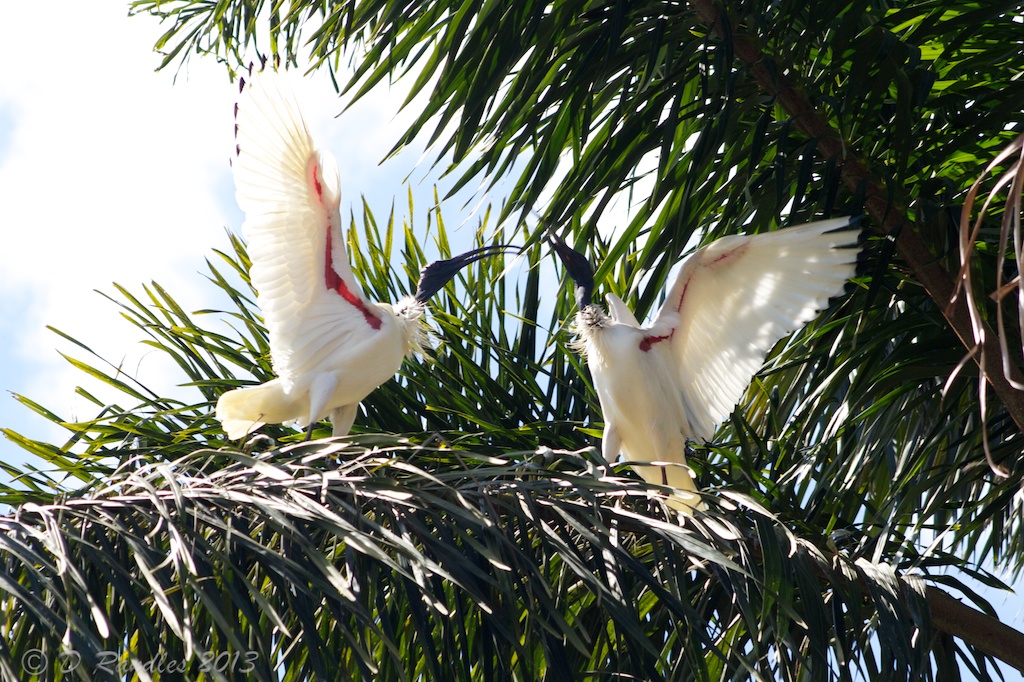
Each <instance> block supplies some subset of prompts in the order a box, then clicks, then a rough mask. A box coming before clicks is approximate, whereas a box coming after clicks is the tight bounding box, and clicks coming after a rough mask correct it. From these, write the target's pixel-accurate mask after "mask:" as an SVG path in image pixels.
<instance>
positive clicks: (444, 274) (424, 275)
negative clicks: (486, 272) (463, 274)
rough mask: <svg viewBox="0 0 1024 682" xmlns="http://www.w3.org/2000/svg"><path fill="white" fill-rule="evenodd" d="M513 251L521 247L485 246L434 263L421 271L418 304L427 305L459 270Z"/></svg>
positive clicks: (417, 294) (416, 296)
mask: <svg viewBox="0 0 1024 682" xmlns="http://www.w3.org/2000/svg"><path fill="white" fill-rule="evenodd" d="M511 249H520V247H518V246H511V245H508V244H492V245H491V246H484V247H481V248H479V249H473V250H472V251H467V252H466V253H464V254H462V255H461V256H455V257H454V258H449V259H447V260H436V261H434V262H433V263H431V264H430V265H428V266H427V267H425V268H423V269H422V270H420V282H419V284H418V285H417V286H416V295H415V296H414V298H415V299H416V302H417V303H420V304H424V303H426V302H427V301H428V300H430V297H431V296H433V295H434V294H436V293H437V292H438V291H440V290H441V287H443V286H444V285H445V284H447V283H448V282H449V281H450V280H451V279H452V277H454V276H455V275H456V274H457V273H458V272H459V270H461V269H462V268H464V267H466V266H467V265H469V264H470V263H475V262H476V261H478V260H480V259H481V258H486V257H488V256H495V255H497V254H499V253H504V252H505V251H509V250H511ZM520 250H521V249H520Z"/></svg>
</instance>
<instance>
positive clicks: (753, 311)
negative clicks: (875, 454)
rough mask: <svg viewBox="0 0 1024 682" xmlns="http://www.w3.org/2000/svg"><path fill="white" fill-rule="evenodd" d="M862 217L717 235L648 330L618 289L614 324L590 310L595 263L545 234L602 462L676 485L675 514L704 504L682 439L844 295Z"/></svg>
mask: <svg viewBox="0 0 1024 682" xmlns="http://www.w3.org/2000/svg"><path fill="white" fill-rule="evenodd" d="M858 222H859V218H837V219H834V220H823V221H820V222H815V223H809V224H806V225H801V226H799V227H791V228H788V229H783V230H777V231H775V232H767V233H762V234H755V235H749V236H729V237H723V238H721V239H718V240H717V241H715V242H712V243H711V244H708V245H707V246H705V247H703V248H701V249H699V250H697V251H696V252H695V253H694V254H693V255H691V256H690V257H689V258H688V259H687V260H686V263H685V264H684V265H683V267H682V269H681V270H680V272H679V276H678V277H677V278H676V280H675V283H674V284H673V285H672V288H671V289H670V290H669V291H668V295H667V296H666V298H665V302H664V303H663V304H662V306H661V308H660V309H659V310H658V313H657V314H656V315H655V317H654V320H653V322H651V324H649V325H647V326H641V324H640V323H639V322H638V321H637V319H636V317H635V316H634V315H633V313H632V311H630V309H629V308H628V307H626V304H625V303H623V301H622V300H621V299H620V298H618V297H617V296H615V295H614V294H608V296H607V301H608V308H609V309H610V311H611V316H610V317H609V316H608V315H607V314H605V312H604V311H603V310H601V309H600V308H599V307H598V306H596V305H594V304H593V303H592V302H591V294H592V292H593V289H594V276H593V270H592V268H591V266H590V263H589V262H587V259H586V258H585V257H584V256H583V254H581V253H579V252H577V251H574V250H573V249H571V248H570V247H569V246H567V245H566V244H565V243H564V242H563V241H561V240H560V239H558V237H557V236H555V235H554V234H552V235H551V236H550V238H551V240H552V242H553V245H554V248H555V250H556V252H557V253H558V256H559V257H560V258H561V260H562V262H563V263H564V264H565V268H566V271H567V272H568V274H569V276H570V277H571V278H572V279H573V281H574V282H575V284H576V302H577V304H578V308H579V309H578V312H577V313H576V331H577V334H578V335H579V340H578V342H577V345H578V347H579V348H580V349H581V350H582V352H583V353H584V354H585V356H586V358H587V364H588V365H589V367H590V371H591V374H592V376H593V380H594V388H595V389H596V390H597V395H598V398H599V399H600V402H601V410H602V412H603V413H604V421H605V427H604V436H603V439H602V453H603V455H604V457H605V459H606V460H607V461H608V462H615V461H617V460H618V458H619V455H620V454H621V455H622V456H623V458H624V459H626V460H628V461H631V462H646V463H648V464H642V465H636V464H634V465H633V468H634V469H635V470H636V471H637V472H639V473H640V475H641V476H643V477H644V478H645V479H646V480H647V481H649V482H651V483H655V484H661V485H667V486H671V487H673V488H675V489H676V490H675V492H674V494H673V495H672V497H671V498H669V503H670V504H671V505H672V506H673V507H675V508H676V509H679V510H681V511H684V512H689V511H691V510H693V509H700V508H702V504H701V502H700V497H699V496H698V495H697V494H695V493H696V491H697V488H696V486H695V485H694V483H693V478H692V476H691V475H690V470H689V468H688V467H687V466H686V457H685V450H686V441H687V440H696V439H703V440H710V439H711V438H712V436H713V435H714V433H715V429H716V428H717V427H718V425H719V424H720V423H721V422H722V421H723V420H724V419H725V418H726V417H728V416H729V414H730V413H731V412H732V410H733V408H734V407H735V406H736V403H737V401H738V400H739V399H740V397H742V395H743V391H744V390H745V389H746V387H747V385H748V384H749V383H750V380H751V379H752V378H753V376H754V374H755V373H756V372H757V371H758V370H759V369H761V366H762V365H763V364H764V361H765V356H766V354H767V353H768V351H769V350H771V348H772V346H774V345H775V344H776V342H778V340H779V339H781V338H782V337H783V336H785V335H786V334H789V333H790V332H792V331H795V330H796V329H798V328H799V327H801V326H802V325H804V324H805V323H807V322H809V321H811V320H812V319H813V318H814V317H815V316H816V315H817V313H818V312H819V311H820V310H821V309H822V308H824V307H825V306H826V305H827V304H828V300H829V298H831V297H833V296H837V295H839V294H841V293H842V292H843V289H844V287H845V285H846V282H847V280H849V279H850V278H851V277H852V276H853V275H854V273H855V269H856V261H857V256H858V253H859V251H860V249H859V247H858V241H859V239H858V237H859V234H858V231H857V230H854V229H852V228H855V227H856V226H857V223H858Z"/></svg>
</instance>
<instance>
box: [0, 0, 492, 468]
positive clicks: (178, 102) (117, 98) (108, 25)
mask: <svg viewBox="0 0 1024 682" xmlns="http://www.w3.org/2000/svg"><path fill="white" fill-rule="evenodd" d="M12 12H13V16H12V14H11V13H12ZM5 13H6V15H7V16H6V17H5V23H7V25H9V26H30V25H32V24H33V22H34V21H35V20H36V18H35V17H34V16H33V10H32V6H31V3H16V4H14V5H13V6H12V7H10V8H9V9H8V10H7V11H6V12H5ZM161 33H162V30H161V27H160V25H159V22H158V21H157V20H156V19H154V18H152V17H149V16H136V17H128V15H127V3H120V2H104V3H81V2H68V1H67V0H59V1H57V2H53V3H50V4H49V5H48V18H47V32H46V44H45V48H41V47H40V44H39V40H40V38H39V34H38V33H35V32H30V31H12V32H10V35H8V36H7V38H5V40H4V41H2V42H0V60H2V63H3V64H5V67H4V68H3V70H0V230H2V231H0V234H2V235H3V236H2V240H3V244H2V248H0V254H2V255H0V258H2V260H3V263H2V265H3V266H2V267H0V354H2V357H3V358H4V360H3V361H2V363H0V391H2V392H0V425H3V426H8V427H13V428H15V430H17V431H19V432H20V433H22V434H23V435H26V436H29V437H31V438H37V439H44V440H51V441H53V442H63V439H64V438H66V432H63V431H62V430H61V429H59V428H58V427H54V426H52V425H51V424H50V423H49V422H48V421H47V420H45V419H43V418H42V417H39V416H37V415H35V414H34V413H32V412H30V411H28V410H27V409H26V408H24V407H22V406H21V405H20V404H18V403H17V402H15V401H14V399H13V398H12V397H11V395H10V394H11V393H18V394H21V395H25V396H28V397H29V398H31V399H32V400H34V401H36V402H39V403H41V404H42V405H44V406H46V407H47V408H49V409H51V410H53V411H55V412H56V413H57V414H58V415H60V416H62V417H64V418H67V419H76V418H90V417H93V416H95V413H96V411H97V408H96V406H95V405H93V404H92V403H89V402H87V401H85V400H84V399H82V398H76V397H75V395H74V391H75V387H76V386H77V385H79V384H85V385H87V386H88V387H90V390H93V389H95V390H101V389H99V388H96V385H95V384H91V383H89V381H88V378H87V377H84V376H83V375H82V373H81V372H80V371H79V370H77V369H75V368H73V367H72V366H71V365H70V364H68V363H67V362H66V361H65V360H64V359H63V358H62V356H61V355H60V352H61V351H63V352H71V353H72V354H73V355H74V356H75V357H79V358H82V359H90V360H91V359H92V358H88V355H87V354H85V353H83V352H82V351H81V350H80V349H73V347H72V346H70V345H69V344H68V343H67V342H64V341H62V340H61V339H60V338H59V337H58V336H57V335H55V334H54V333H53V332H51V331H49V330H47V329H46V326H47V325H51V326H54V327H56V328H58V329H60V330H62V331H64V332H67V333H69V334H71V335H72V336H73V337H75V338H76V339H78V340H80V341H82V342H84V343H86V344H87V345H88V346H89V347H90V348H92V349H93V350H95V351H96V352H97V354H99V355H100V356H102V357H104V358H106V359H107V360H110V361H111V362H114V363H123V366H124V367H125V368H126V369H128V370H129V371H130V372H131V373H135V374H136V375H137V376H139V378H140V379H141V380H142V381H143V383H144V384H146V385H147V386H150V387H153V388H161V387H164V386H168V385H172V384H173V377H175V376H177V375H176V374H175V373H174V368H173V367H172V366H170V365H169V363H166V362H165V361H164V360H163V359H162V358H161V357H159V356H158V354H156V353H146V352H145V348H143V347H141V346H140V345H139V344H138V343H137V341H138V339H140V338H141V335H140V334H138V333H137V332H135V330H134V329H133V328H132V327H131V326H130V325H129V324H128V323H127V322H124V321H122V320H121V319H120V318H119V316H118V311H117V309H116V307H115V305H114V304H113V303H111V302H110V301H108V300H106V299H105V298H103V297H102V296H100V295H99V294H97V293H96V290H100V291H103V292H106V293H114V291H113V287H112V283H113V282H117V283H119V284H121V285H124V286H126V287H127V288H128V289H130V290H131V291H133V292H140V291H141V285H142V284H143V283H148V282H151V281H156V282H159V283H160V284H161V285H162V286H163V287H164V288H165V289H167V290H168V291H169V292H170V293H171V295H172V296H173V297H174V298H175V299H176V300H177V301H178V302H179V303H181V304H182V305H183V307H184V308H185V309H186V310H197V309H200V308H204V307H208V306H209V305H210V302H209V300H208V297H209V295H210V288H209V287H208V286H206V283H205V280H204V278H203V276H202V275H201V274H200V273H201V272H202V271H204V258H206V257H207V256H208V255H209V254H210V251H211V249H213V248H215V247H216V248H222V249H223V248H226V246H227V237H226V233H225V230H226V229H230V230H232V231H235V232H237V231H239V228H240V226H241V223H242V218H243V216H242V214H241V212H240V211H239V209H238V208H237V206H236V205H235V201H234V187H233V182H232V177H231V169H230V166H229V160H230V157H231V154H232V152H233V149H234V140H233V125H234V122H233V107H234V102H235V99H236V96H237V86H236V85H234V84H232V83H231V82H230V81H229V79H228V75H227V70H226V69H225V67H224V66H223V65H221V64H218V63H217V62H216V61H215V60H213V59H209V58H206V59H204V58H193V59H191V60H190V61H189V62H188V64H187V65H186V66H185V67H184V68H182V69H175V68H174V67H173V66H172V67H169V68H168V69H167V70H165V71H161V72H156V71H155V69H156V68H157V66H158V65H159V63H160V57H159V56H158V55H157V54H155V53H154V52H153V51H152V46H153V44H154V42H155V41H156V39H157V38H158V37H159V36H160V34H161ZM85 35H88V36H89V40H88V41H83V40H82V36H85ZM25 55H32V58H31V59H26V58H25ZM83 63H84V64H87V65H88V68H79V65H81V64H83ZM69 66H70V67H72V68H68V67H69ZM293 80H296V79H293ZM295 85H296V89H297V91H298V92H297V94H298V96H299V99H300V102H301V104H302V106H303V108H304V115H305V117H306V119H307V122H308V124H309V126H310V127H311V129H312V130H313V134H314V138H315V139H316V140H318V142H319V143H320V144H322V146H324V147H325V148H327V149H330V150H331V151H332V152H333V153H334V155H335V156H336V157H337V158H338V160H339V164H340V168H341V183H342V188H343V191H342V212H343V214H344V213H345V212H346V211H347V210H348V208H349V207H354V209H355V212H356V215H357V216H358V215H360V213H361V204H360V197H361V196H365V197H366V198H367V201H368V202H369V204H370V206H371V209H372V210H373V211H374V213H375V214H376V215H377V216H378V217H382V216H386V214H387V212H388V210H389V208H390V206H391V203H392V201H393V200H394V199H395V197H397V202H396V205H397V207H398V213H399V214H400V215H401V214H403V213H404V209H405V206H406V199H405V186H406V185H405V183H406V181H407V178H409V174H410V171H412V170H413V169H414V168H415V169H417V170H416V171H415V172H413V173H412V177H411V178H409V182H410V183H411V186H412V188H413V192H414V195H415V203H416V206H417V215H418V216H419V219H420V220H422V217H423V215H425V211H426V209H427V207H429V206H430V205H431V204H432V203H433V201H432V197H433V184H434V182H440V184H441V187H442V191H443V188H444V187H445V183H444V182H441V181H439V180H438V179H437V178H436V177H435V176H436V174H434V175H435V176H431V175H430V173H429V165H428V164H427V163H422V164H419V165H417V162H418V161H419V160H420V156H421V155H422V152H423V149H422V147H420V148H416V147H413V148H412V149H410V150H408V151H406V152H403V153H402V154H400V155H398V156H397V157H395V158H394V159H391V160H389V161H388V162H387V163H385V164H383V165H380V164H379V162H380V160H381V159H382V158H383V156H384V155H385V154H386V153H387V151H388V150H390V149H391V148H392V146H393V145H394V143H395V140H396V139H397V135H398V133H399V132H400V131H402V130H404V128H405V126H406V125H407V124H408V123H409V122H410V121H411V118H412V115H413V112H414V111H415V106H413V107H411V108H410V109H409V110H408V111H406V112H403V113H398V111H397V110H398V108H399V107H398V105H399V103H400V102H401V101H402V100H403V99H404V97H405V94H406V93H405V90H404V89H403V88H401V87H399V88H396V89H395V90H388V89H387V88H386V87H385V88H378V89H377V90H376V91H374V92H373V93H372V94H371V95H370V96H368V97H367V98H365V99H364V100H361V101H360V102H359V103H357V104H356V105H355V106H354V107H353V108H352V109H350V110H349V111H347V112H346V113H345V116H344V118H343V119H341V121H343V124H341V125H339V122H338V121H336V120H335V119H334V117H335V115H336V114H338V113H339V112H340V111H341V109H342V107H343V102H342V100H339V99H338V96H337V93H336V92H335V91H334V90H333V87H332V85H331V83H330V81H329V79H328V78H327V76H326V74H324V73H321V74H316V75H314V76H312V77H309V78H307V79H302V80H297V81H296V82H295ZM464 199H465V197H461V198H458V199H455V200H452V201H449V202H446V203H445V205H444V213H445V218H446V224H447V225H448V226H449V228H450V229H455V230H459V229H460V226H463V227H462V229H464V230H465V232H466V234H467V239H468V235H471V234H472V231H473V229H474V228H475V225H476V219H475V217H474V216H477V215H479V210H480V209H479V208H476V210H475V211H474V208H475V207H476V205H477V204H476V202H474V203H473V205H471V206H469V207H464V206H463V204H464ZM485 201H486V198H485ZM497 201H500V197H498V198H497ZM169 393H170V394H172V395H173V390H171V391H169ZM0 457H2V458H3V459H5V460H7V461H19V460H20V459H21V458H22V457H23V456H22V454H21V451H20V450H19V449H18V448H17V447H16V446H14V445H13V444H11V443H10V442H8V441H7V440H6V439H0Z"/></svg>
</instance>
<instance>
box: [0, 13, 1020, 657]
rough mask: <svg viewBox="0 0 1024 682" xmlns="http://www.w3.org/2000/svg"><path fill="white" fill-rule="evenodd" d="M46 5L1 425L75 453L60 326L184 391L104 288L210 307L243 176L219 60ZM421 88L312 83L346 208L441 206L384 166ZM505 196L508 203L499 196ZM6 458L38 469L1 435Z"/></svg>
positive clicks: (6, 309)
mask: <svg viewBox="0 0 1024 682" xmlns="http://www.w3.org/2000/svg"><path fill="white" fill-rule="evenodd" d="M37 11H38V8H36V7H35V6H34V5H33V3H27V2H23V3H7V6H6V7H5V12H4V14H5V17H4V23H5V25H7V26H9V27H20V28H19V29H18V30H11V31H7V32H6V35H5V38H4V40H3V41H0V64H3V65H4V67H3V69H0V266H2V267H0V358H2V360H0V426H8V427H13V428H15V429H16V430H17V431H19V432H20V433H22V434H24V435H26V436H29V437H31V438H36V439H42V440H48V441H51V442H62V440H63V438H65V437H66V433H64V432H62V431H61V430H60V429H58V428H56V427H54V426H52V425H51V424H49V422H47V421H46V420H44V419H43V418H41V417H38V416H36V415H34V414H32V413H31V412H29V411H28V410H27V409H25V408H24V407H22V406H21V405H19V404H18V403H17V402H16V401H15V400H14V399H13V398H12V397H11V396H10V393H12V392H13V393H19V394H23V395H26V396H28V397H30V398H31V399H33V400H35V401H37V402H39V403H41V404H43V405H44V406H46V407H48V408H50V409H52V410H54V411H55V412H57V413H58V414H60V415H61V416H64V417H66V418H69V419H74V418H89V417H93V416H95V413H96V408H95V406H93V405H92V404H91V403H86V402H85V401H84V400H83V399H80V398H76V397H75V395H74V390H75V387H76V386H77V385H79V384H83V383H86V384H88V382H86V381H84V377H83V375H82V373H81V372H80V371H78V370H76V369H74V368H73V367H72V366H71V365H69V364H68V363H67V362H66V361H65V360H64V359H63V358H62V357H61V355H60V352H62V351H63V352H71V353H72V354H73V355H76V356H78V357H83V359H88V358H86V357H85V356H84V354H83V353H82V352H81V351H80V350H77V349H74V350H73V349H72V347H71V346H70V345H69V344H68V343H66V342H62V341H61V340H60V339H59V338H58V337H57V336H56V335H55V334H53V333H52V332H50V331H48V330H47V329H46V325H52V326H55V327H57V328H59V329H61V330H64V331H66V332H68V333H70V334H71V335H72V336H74V337H76V338H78V339H80V340H81V341H83V342H84V343H86V344H88V345H89V346H90V347H91V348H93V349H94V350H96V351H97V352H98V354H99V355H101V356H103V357H105V358H107V359H109V360H111V361H114V362H122V363H123V364H124V366H125V367H126V368H128V369H129V370H130V371H131V372H132V373H134V374H136V375H138V376H139V377H140V378H141V379H142V380H143V382H144V383H146V384H147V385H149V386H151V387H153V388H156V389H163V390H166V391H167V392H172V391H173V390H174V389H173V383H174V377H176V376H177V374H176V373H175V372H174V371H173V368H171V367H168V366H167V365H166V364H163V363H162V361H161V359H160V358H159V357H156V354H153V353H146V352H145V349H144V348H143V347H142V346H140V345H139V343H138V340H139V338H140V336H139V335H138V334H137V333H135V332H134V329H133V328H132V327H131V326H130V325H129V324H128V323H127V322H123V321H121V320H120V318H119V316H118V311H117V309H116V307H115V306H114V304H113V303H111V302H109V301H108V300H106V299H104V298H103V297H101V296H100V295H98V294H97V293H96V292H95V290H97V289H98V290H101V291H105V292H108V293H113V288H112V282H118V283H120V284H122V285H125V286H127V287H128V288H129V289H131V290H132V291H136V292H137V291H139V290H140V289H141V284H142V283H145V282H150V281H154V280H155V281H157V282H159V283H160V284H161V285H163V286H164V287H165V288H166V289H167V290H168V291H169V292H170V293H171V294H172V295H173V296H174V297H175V298H176V299H177V300H178V301H179V303H181V304H182V305H183V307H184V308H185V309H186V310H197V309H200V308H204V307H207V306H208V305H210V304H209V296H210V288H209V287H208V286H207V285H206V284H205V280H204V279H203V276H202V275H201V272H202V271H203V270H204V259H205V258H206V257H207V256H208V255H209V254H210V252H211V249H213V248H225V247H226V246H227V238H226V236H225V230H226V229H230V230H233V231H236V232H237V231H238V229H239V227H240V225H241V222H242V215H241V213H240V211H239V210H238V208H237V206H236V205H235V202H234V191H233V185H232V178H231V170H230V166H229V159H230V156H231V153H232V151H233V135H232V129H233V120H232V111H233V105H234V101H235V97H236V93H237V88H236V86H235V85H234V84H232V83H230V82H229V80H228V77H227V73H226V69H225V68H224V67H223V66H222V65H220V64H218V63H216V61H215V60H212V59H209V58H205V59H202V58H194V59H192V60H191V61H190V62H189V63H188V65H187V67H185V68H183V69H181V70H178V71H176V70H175V69H174V68H171V69H168V70H166V71H161V72H156V71H155V69H156V68H157V66H158V65H159V62H160V58H159V56H158V55H156V54H155V53H153V52H152V45H153V44H154V42H155V41H156V39H157V38H158V37H159V35H160V34H161V33H162V30H161V27H160V25H159V24H158V23H157V21H156V20H155V19H153V18H151V17H147V16H138V17H132V18H129V17H128V15H127V2H123V3H122V2H117V1H114V2H100V3H83V2H74V1H70V0H51V2H49V3H47V18H46V30H45V32H40V31H35V30H28V29H29V28H30V27H33V26H38V25H39V19H38V16H37ZM86 37H87V38H86ZM404 94H405V93H404V91H403V90H401V89H400V88H399V89H396V90H394V91H390V90H388V89H387V88H378V89H377V90H376V91H375V92H374V93H372V94H371V95H370V96H369V97H368V98H367V99H366V100H364V101H362V102H361V103H359V104H357V105H356V106H355V107H354V108H353V109H351V110H349V111H348V112H346V114H345V115H344V117H343V118H341V119H339V120H335V119H334V116H335V114H337V113H339V112H340V111H341V108H342V103H341V102H340V101H339V100H338V99H337V95H336V93H335V92H334V91H333V89H332V86H331V84H330V82H329V81H328V80H327V78H326V76H325V75H324V74H321V75H320V76H314V77H312V78H309V79H307V80H305V81H302V82H301V84H300V87H299V92H298V95H299V99H300V102H301V104H302V105H303V108H304V112H305V116H306V120H307V122H308V123H309V125H310V127H311V129H312V130H313V134H314V138H315V139H317V140H319V141H321V143H322V144H323V146H324V147H326V148H328V149H330V150H331V151H332V152H333V153H334V155H335V156H336V157H337V158H338V160H339V164H340V168H341V182H342V188H343V196H342V207H343V211H344V210H346V207H348V206H350V205H351V204H352V202H356V204H355V206H356V212H357V215H358V213H359V210H358V207H359V203H358V202H359V198H360V196H362V195H365V196H366V197H367V200H368V202H369V203H370V206H371V208H372V209H373V210H374V211H375V213H377V214H378V215H380V214H386V212H387V210H388V208H389V207H390V205H391V202H392V199H393V198H394V197H396V196H397V197H398V202H397V203H398V206H399V208H400V210H399V212H400V213H401V208H402V207H404V196H405V189H404V187H405V182H406V180H407V177H408V175H409V173H410V171H412V169H414V168H418V170H417V171H415V172H413V175H412V187H413V190H414V193H415V195H416V203H417V206H418V207H420V208H418V211H424V210H425V208H426V207H427V206H429V205H430V203H431V197H432V185H433V182H435V181H437V178H436V175H431V174H430V173H429V172H428V168H427V167H426V166H425V165H422V164H421V165H419V166H418V167H417V165H416V164H417V161H418V160H419V159H420V156H421V154H422V148H415V147H414V148H412V149H410V150H408V151H407V152H403V153H402V154H400V155H399V156H398V157H396V158H394V159H391V160H389V161H388V162H387V163H385V164H383V165H380V164H379V163H378V162H379V161H380V160H381V158H382V157H383V156H384V154H385V153H386V152H387V150H389V149H390V148H391V147H392V145H393V144H394V142H395V139H396V137H397V135H398V134H399V132H401V131H402V130H404V128H405V125H406V124H407V123H408V122H409V120H410V117H411V115H412V113H411V112H412V111H415V106H414V107H412V108H411V109H410V112H408V113H398V112H397V108H398V103H399V102H400V101H401V100H402V99H403V98H404ZM441 184H442V188H443V187H444V182H442V183H441ZM499 191H500V188H499ZM490 199H491V200H492V201H493V203H494V204H495V205H498V204H500V200H501V197H500V196H493V197H490ZM485 200H486V198H485ZM474 205H475V202H474ZM444 212H445V217H446V222H447V224H448V225H449V226H450V227H454V228H457V227H458V226H459V225H463V226H464V229H466V230H467V233H469V234H471V233H472V229H473V227H474V226H475V217H474V215H475V214H474V212H473V210H472V208H467V207H464V206H463V201H461V200H455V201H451V202H448V203H446V204H445V206H444ZM420 215H422V212H420ZM623 222H625V219H624V218H623ZM0 458H2V459H3V460H4V461H11V462H20V461H23V460H24V456H23V455H22V453H21V451H20V450H19V449H18V448H17V447H16V446H14V445H13V444H11V443H10V442H8V441H7V440H6V439H2V438H0ZM985 594H986V595H987V596H988V597H989V598H990V599H992V600H993V605H994V606H995V607H996V609H997V610H998V611H999V612H1000V616H1001V618H1002V619H1003V620H1004V621H1005V622H1007V623H1010V624H1015V625H1016V626H1017V627H1021V623H1022V621H1024V608H1022V601H1021V598H1020V597H1019V596H1017V597H1011V598H1006V597H1004V596H1002V595H1000V594H995V593H992V592H991V591H986V592H985ZM1011 675H1012V673H1011Z"/></svg>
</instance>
